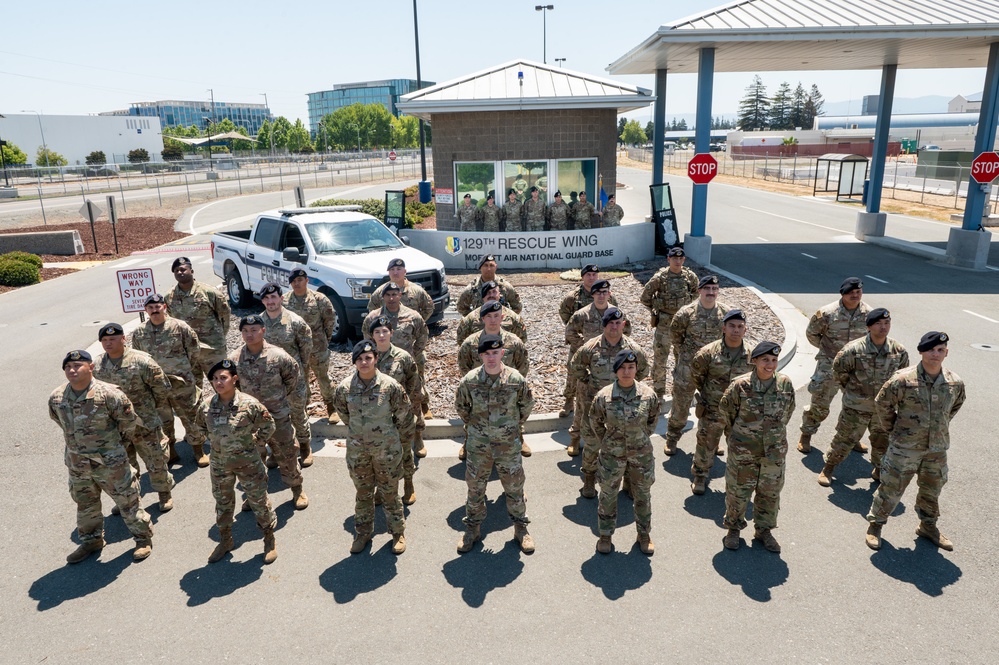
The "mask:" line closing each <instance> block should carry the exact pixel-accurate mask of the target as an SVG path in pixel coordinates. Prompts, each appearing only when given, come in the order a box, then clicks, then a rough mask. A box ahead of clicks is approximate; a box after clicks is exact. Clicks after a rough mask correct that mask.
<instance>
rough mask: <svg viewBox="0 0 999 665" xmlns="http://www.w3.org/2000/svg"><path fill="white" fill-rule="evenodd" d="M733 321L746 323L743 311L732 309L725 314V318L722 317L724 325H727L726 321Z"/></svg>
mask: <svg viewBox="0 0 999 665" xmlns="http://www.w3.org/2000/svg"><path fill="white" fill-rule="evenodd" d="M732 319H737V320H739V321H745V320H746V315H745V314H743V313H742V310H741V309H730V310H728V311H727V312H726V313H725V316H723V317H722V323H725V322H726V321H731V320H732Z"/></svg>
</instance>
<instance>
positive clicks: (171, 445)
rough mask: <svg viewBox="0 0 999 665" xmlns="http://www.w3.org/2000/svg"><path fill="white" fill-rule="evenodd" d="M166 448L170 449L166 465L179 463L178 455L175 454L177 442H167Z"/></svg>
mask: <svg viewBox="0 0 999 665" xmlns="http://www.w3.org/2000/svg"><path fill="white" fill-rule="evenodd" d="M167 447H168V448H169V449H170V455H169V457H167V465H168V466H169V465H170V464H177V463H178V462H180V455H178V454H177V442H176V441H167Z"/></svg>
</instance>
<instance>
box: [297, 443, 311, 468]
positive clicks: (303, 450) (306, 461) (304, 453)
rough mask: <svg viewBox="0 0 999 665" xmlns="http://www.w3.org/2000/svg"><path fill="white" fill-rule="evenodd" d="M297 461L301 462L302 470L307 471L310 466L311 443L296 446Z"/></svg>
mask: <svg viewBox="0 0 999 665" xmlns="http://www.w3.org/2000/svg"><path fill="white" fill-rule="evenodd" d="M298 459H300V460H301V461H302V468H303V469H307V468H308V467H310V466H312V462H313V461H314V460H313V459H312V442H311V441H306V442H305V443H299V444H298Z"/></svg>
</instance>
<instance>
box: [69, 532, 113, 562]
mask: <svg viewBox="0 0 999 665" xmlns="http://www.w3.org/2000/svg"><path fill="white" fill-rule="evenodd" d="M102 549H104V539H103V538H98V539H97V540H91V541H89V542H86V543H81V544H80V546H79V547H77V548H76V549H75V550H73V551H72V552H70V553H69V554H68V555H66V563H80V562H81V561H84V560H86V558H87V557H89V556H90V555H91V554H93V553H94V552H100V551H101V550H102Z"/></svg>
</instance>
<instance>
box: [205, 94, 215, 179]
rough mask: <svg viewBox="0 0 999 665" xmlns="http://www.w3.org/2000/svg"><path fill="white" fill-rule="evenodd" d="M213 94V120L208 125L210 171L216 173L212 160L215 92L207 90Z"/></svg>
mask: <svg viewBox="0 0 999 665" xmlns="http://www.w3.org/2000/svg"><path fill="white" fill-rule="evenodd" d="M206 89H207V90H208V92H210V93H211V94H212V119H211V120H210V121H209V123H208V170H209V171H212V172H214V171H215V164H214V163H213V160H212V125H213V124H215V91H214V90H213V89H211V88H206Z"/></svg>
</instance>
